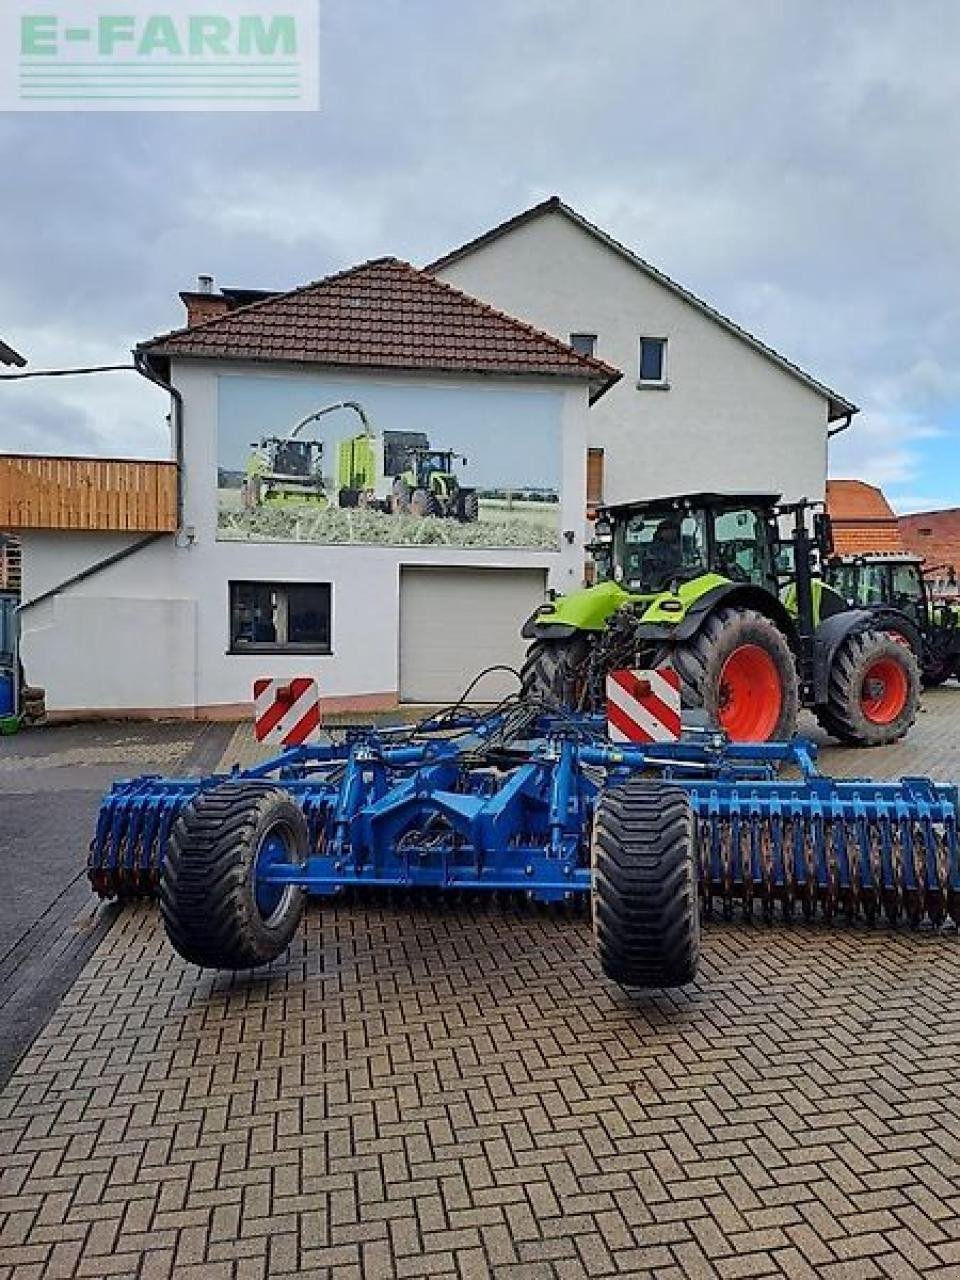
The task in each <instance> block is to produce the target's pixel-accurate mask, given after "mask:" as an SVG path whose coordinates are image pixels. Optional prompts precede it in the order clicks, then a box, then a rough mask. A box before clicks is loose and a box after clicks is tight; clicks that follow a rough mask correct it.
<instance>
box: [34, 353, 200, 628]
mask: <svg viewBox="0 0 960 1280" xmlns="http://www.w3.org/2000/svg"><path fill="white" fill-rule="evenodd" d="M130 367H131V366H130V365H123V366H112V368H111V370H110V371H111V372H112V371H113V369H114V368H126V369H129V368H130ZM133 368H134V369H135V370H136V372H137V373H139V374H140V376H141V377H143V378H146V380H147V381H148V382H152V383H153V385H154V386H155V387H159V388H160V389H161V390H162V391H166V392H167V394H168V395H169V396H170V398H171V400H172V401H173V448H174V457H175V459H176V464H177V529H178V530H180V529H182V528H183V395H182V394H181V392H180V391H178V390H177V388H176V387H175V386H174V385H173V384H172V383H170V382H164V380H163V379H162V378H161V377H160V376H159V375H158V374H156V373H154V372H153V370H152V369H151V368H150V367H149V365H148V364H147V362H146V359H145V358H144V355H143V352H142V351H139V350H135V351H134V353H133ZM106 371H107V370H106V369H104V370H103V372H106ZM68 372H69V373H74V372H84V373H86V372H101V370H69V371H68ZM20 376H25V375H20ZM33 376H43V375H42V374H40V375H33ZM165 537H167V534H165V533H148V534H147V536H146V537H145V538H138V539H137V541H136V542H133V543H131V544H130V546H128V547H123V548H122V549H121V550H120V551H115V552H113V554H112V555H109V556H106V557H105V559H103V560H98V561H97V562H96V564H91V565H88V566H87V568H86V569H81V570H80V571H79V572H78V573H74V574H72V575H71V576H70V577H69V578H65V579H64V581H63V582H59V583H57V585H56V586H55V587H49V588H48V589H47V590H46V591H41V593H40V594H39V595H38V596H34V597H33V599H32V600H25V601H24V602H23V604H21V605H19V606H18V608H17V613H18V614H19V613H25V612H26V611H27V609H32V608H33V607H34V605H38V604H42V603H43V601H44V600H49V599H51V597H53V596H57V595H59V594H60V593H61V592H62V591H66V590H68V589H69V588H70V587H75V586H76V585H77V584H78V583H80V582H85V581H86V580H87V579H88V578H92V577H94V576H95V575H96V574H98V573H101V572H102V571H103V570H104V569H109V568H110V567H111V565H115V564H119V563H120V561H121V560H126V559H128V558H129V557H130V556H133V555H136V554H137V552H138V551H142V550H143V549H144V547H149V546H150V544H151V543H152V542H157V541H159V539H160V538H165Z"/></svg>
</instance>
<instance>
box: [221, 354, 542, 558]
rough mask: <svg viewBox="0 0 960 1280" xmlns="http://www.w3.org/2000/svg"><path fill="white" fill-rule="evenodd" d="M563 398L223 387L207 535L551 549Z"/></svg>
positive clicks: (296, 382) (475, 390) (295, 383)
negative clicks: (213, 507)
mask: <svg viewBox="0 0 960 1280" xmlns="http://www.w3.org/2000/svg"><path fill="white" fill-rule="evenodd" d="M561 408H562V396H561V395H560V394H559V393H556V392H551V391H539V390H529V389H518V390H516V391H512V390H507V389H502V388H489V387H484V386H482V385H478V386H476V387H469V386H468V387H463V386H456V387H455V386H430V385H423V384H411V383H404V382H399V381H398V382H390V381H388V380H383V381H374V380H372V379H371V380H369V381H360V380H356V381H340V380H333V379H318V378H295V377H291V378H285V377H275V376H270V377H247V376H235V377H234V376H224V377H221V378H220V379H219V395H218V421H219V429H218V454H217V471H218V479H217V489H218V537H219V538H221V539H224V540H232V541H236V540H246V541H270V542H275V541H292V542H322V543H365V544H371V543H379V544H383V545H392V546H397V545H400V546H423V545H431V544H432V545H443V546H450V547H476V548H480V549H482V548H495V547H533V548H541V549H548V550H549V549H554V548H556V547H557V546H558V545H559V512H560V508H559V498H560V440H561V426H560V420H561Z"/></svg>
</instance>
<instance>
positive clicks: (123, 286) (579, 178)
mask: <svg viewBox="0 0 960 1280" xmlns="http://www.w3.org/2000/svg"><path fill="white" fill-rule="evenodd" d="M320 5H321V15H322V17H321V28H322V53H321V97H322V109H321V111H320V112H319V113H318V114H300V115H294V114H263V115H255V114H243V115H227V114H223V115H217V114H203V115H199V114H198V115H176V114H171V115H152V114H128V115H127V114H95V115H74V116H70V115H68V114H62V115H60V114H47V115H26V114H5V115H0V175H2V176H0V190H2V203H0V210H2V213H0V216H2V220H3V223H2V225H3V235H2V237H0V258H2V270H0V336H2V337H4V338H5V339H6V340H7V341H8V342H10V343H11V344H13V345H14V346H15V347H17V348H18V349H19V350H20V351H22V352H23V353H24V354H25V355H26V356H28V357H29V359H30V363H31V366H34V367H38V368H43V367H56V366H64V365H75V364H93V363H97V364H99V363H114V362H118V361H121V362H122V361H123V360H125V359H126V358H127V354H128V352H129V349H130V347H131V346H132V345H133V343H134V342H136V341H138V340H139V339H141V338H143V337H146V336H149V335H150V334H153V333H155V332H158V331H162V330H164V329H166V328H170V327H173V326H174V325H177V324H179V323H180V320H181V307H180V303H179V301H178V299H177V292H178V290H180V289H182V288H187V287H190V286H191V284H192V282H193V281H194V280H195V279H196V276H197V274H198V273H199V272H209V273H211V274H213V275H214V276H215V277H216V279H217V281H218V282H219V283H221V284H225V285H234V286H237V285H245V286H253V287H265V288H283V287H289V286H293V285H295V284H298V283H302V282H303V281H305V280H309V279H315V278H317V277H319V276H322V275H324V274H326V273H327V272H329V271H331V270H336V269H339V268H341V267H343V266H346V265H349V264H351V263H354V262H357V261H360V260H362V259H365V258H369V257H373V256H377V255H379V254H395V255H397V256H400V257H405V258H408V259H409V260H410V261H412V262H414V263H422V262H426V261H429V260H430V259H431V258H433V257H435V256H437V255H438V254H440V253H441V252H443V251H445V250H446V249H448V248H450V247H452V246H454V245H456V244H459V243H461V242H462V241H463V240H465V239H468V238H469V237H471V236H473V235H475V234H477V233H478V232H480V231H482V230H484V229H486V228H487V227H489V226H491V225H493V224H495V223H496V222H499V221H501V220H502V219H503V218H505V217H508V216H510V215H511V214H513V213H515V212H517V211H519V210H520V209H522V208H525V207H526V206H528V205H530V204H532V203H534V202H536V201H537V200H539V199H542V198H543V197H544V196H546V195H550V194H552V193H555V192H556V193H559V194H560V195H562V196H563V197H564V198H565V199H566V200H567V201H568V202H569V203H570V204H572V205H573V206H574V207H576V208H577V209H579V210H580V211H581V212H583V213H584V214H585V215H586V216H587V217H588V218H590V219H591V220H592V221H594V222H597V223H599V224H600V225H601V226H603V227H604V228H606V229H607V230H609V231H610V232H611V233H612V234H613V235H614V236H616V237H617V238H618V239H620V240H622V241H623V242H625V243H626V244H628V245H630V246H631V247H633V248H635V249H636V250H637V251H638V252H639V253H640V254H642V255H643V256H644V257H646V258H648V259H649V260H651V261H652V262H654V263H655V264H657V265H658V266H660V267H661V268H662V269H664V270H665V271H666V272H667V273H668V274H670V275H672V276H673V277H674V278H676V279H677V280H679V281H680V282H682V283H683V284H685V285H687V286H688V287H689V288H691V289H693V290H694V292H696V293H699V294H700V295H701V296H702V297H704V298H706V299H708V300H709V301H710V302H712V303H713V304H714V305H716V306H717V307H719V308H720V310H722V311H724V312H726V313H727V314H728V315H730V316H731V317H732V318H734V319H735V320H737V321H738V322H739V323H741V324H743V325H745V326H746V327H747V328H748V329H751V330H752V331H754V332H755V333H757V334H758V335H760V336H761V337H762V338H764V339H765V340H766V341H767V342H769V343H771V344H772V345H773V346H775V347H776V348H778V349H779V350H781V351H783V352H784V353H785V354H787V355H788V356H790V358H792V359H793V360H795V361H796V362H797V363H799V364H800V365H802V366H803V367H804V368H806V369H808V370H809V371H810V372H811V373H813V374H814V375H815V376H817V377H818V378H820V379H821V380H823V381H825V382H826V383H827V384H829V385H830V386H832V387H834V388H835V389H836V390H838V391H839V392H841V393H842V394H843V395H845V396H847V397H849V398H851V399H853V400H855V401H856V402H857V403H858V404H860V405H862V406H863V411H862V413H861V414H860V415H859V417H858V418H857V419H855V426H854V428H853V429H852V430H851V431H849V432H847V433H846V434H845V435H843V436H841V437H839V438H838V439H837V440H836V442H835V443H834V445H833V457H832V464H831V469H832V472H833V474H834V475H838V476H857V477H860V478H862V479H866V480H869V481H871V482H873V483H876V484H881V485H883V487H884V488H885V490H886V491H887V493H888V495H889V496H890V497H891V499H892V500H893V502H894V504H895V505H896V506H897V507H898V508H899V509H900V510H910V509H923V508H929V507H935V506H940V505H948V504H949V505H960V354H958V351H960V145H958V142H960V138H958V127H960V60H958V57H960V55H958V50H960V2H957V0H904V2H902V3H901V2H896V0H823V2H821V0H712V2H707V0H673V3H670V4H664V3H663V2H662V0H658V2H657V3H653V2H652V0H595V3H593V4H589V5H588V4H584V3H583V0H457V3H450V2H449V0H320ZM160 7H162V6H160ZM165 410H166V405H165V401H164V397H163V396H162V395H161V394H160V393H158V392H155V391H153V390H152V389H151V388H150V387H149V386H147V385H146V384H145V383H143V382H142V381H141V380H140V379H139V378H137V377H136V375H134V374H125V373H120V374H113V375H108V376H104V377H98V378H86V379H72V380H70V381H69V382H68V381H65V380H61V381H57V382H49V381H48V382H44V383H32V384H12V383H5V384H0V448H4V449H23V450H33V451H47V452H55V451H66V452H73V453H94V452H103V451H108V452H110V453H114V454H118V455H140V456H155V455H158V454H159V453H161V452H162V450H163V442H164V434H163V431H162V418H163V414H164V412H165Z"/></svg>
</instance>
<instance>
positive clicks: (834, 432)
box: [827, 413, 853, 440]
mask: <svg viewBox="0 0 960 1280" xmlns="http://www.w3.org/2000/svg"><path fill="white" fill-rule="evenodd" d="M852 421H853V414H852V413H848V414H847V415H846V416H845V417H844V419H843V421H842V422H841V423H840V425H839V427H828V428H827V439H828V440H832V439H833V437H834V436H838V435H839V434H840V432H841V431H846V430H847V428H848V427H849V426H850V423H851V422H852Z"/></svg>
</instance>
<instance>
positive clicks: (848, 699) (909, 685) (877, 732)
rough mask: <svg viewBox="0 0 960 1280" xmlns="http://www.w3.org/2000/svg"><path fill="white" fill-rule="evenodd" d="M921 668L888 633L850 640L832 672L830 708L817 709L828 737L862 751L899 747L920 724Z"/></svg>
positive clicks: (861, 635) (863, 634)
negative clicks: (898, 744) (916, 721)
mask: <svg viewBox="0 0 960 1280" xmlns="http://www.w3.org/2000/svg"><path fill="white" fill-rule="evenodd" d="M919 702H920V668H919V666H918V665H917V659H916V657H915V655H914V653H913V650H912V649H909V648H908V647H907V646H906V645H905V644H901V643H900V641H899V640H894V639H893V638H892V637H891V636H890V635H888V634H887V633H886V632H884V631H861V632H858V633H856V634H855V635H851V636H847V638H846V640H844V642H843V643H842V644H841V645H840V648H839V649H838V650H837V653H836V655H835V657H834V659H833V665H832V667H831V669H830V680H829V685H828V693H827V703H826V705H825V706H823V707H818V708H817V709H816V716H817V720H818V721H819V722H820V725H821V726H822V728H824V729H826V731H827V733H830V734H832V735H833V736H834V737H835V738H839V739H840V741H841V742H847V743H850V744H852V745H855V746H858V747H880V746H884V745H885V744H887V743H889V742H897V741H898V740H899V739H900V738H902V737H903V735H904V734H905V733H906V732H907V730H908V729H909V728H910V726H911V725H912V724H913V722H914V720H916V718H917V708H918V706H919Z"/></svg>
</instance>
